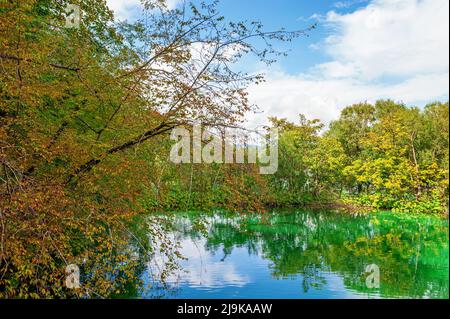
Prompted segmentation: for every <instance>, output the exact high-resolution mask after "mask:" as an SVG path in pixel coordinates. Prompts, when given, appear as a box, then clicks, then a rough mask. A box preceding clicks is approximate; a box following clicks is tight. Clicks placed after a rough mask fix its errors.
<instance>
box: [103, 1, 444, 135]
mask: <svg viewBox="0 0 450 319" xmlns="http://www.w3.org/2000/svg"><path fill="white" fill-rule="evenodd" d="M179 2H181V1H179V0H169V1H168V3H169V6H170V7H172V8H173V7H175V6H177V5H179ZM108 3H109V5H110V7H111V8H112V9H113V10H114V11H115V13H116V16H117V17H118V18H120V19H130V20H133V19H135V18H136V17H137V16H139V14H140V9H139V0H126V1H121V0H108ZM220 9H221V11H222V13H223V14H224V15H225V16H226V17H227V18H229V19H236V20H242V19H248V20H260V21H261V22H263V24H264V25H265V26H266V27H267V29H268V30H272V29H277V28H280V27H286V28H287V29H292V30H298V29H302V28H305V27H307V26H309V25H311V24H313V23H318V29H317V30H315V31H313V33H312V34H311V35H310V37H308V38H302V39H299V40H297V41H296V42H295V43H294V44H292V43H291V44H290V48H289V49H290V51H291V52H290V55H289V57H287V58H283V59H281V60H279V61H278V62H277V63H276V64H275V65H272V66H271V67H270V68H267V67H265V66H262V65H261V64H260V63H258V61H257V60H252V59H247V60H246V61H245V64H243V65H242V67H244V68H245V69H246V71H250V72H258V71H261V72H264V73H265V74H266V77H267V82H266V83H265V84H263V85H260V86H257V87H251V88H250V89H249V93H250V97H251V100H252V102H254V103H256V104H257V105H258V106H259V107H260V110H261V114H257V115H252V116H249V121H250V122H251V124H252V126H256V125H260V124H264V123H265V119H266V118H267V116H277V117H284V118H288V119H290V120H292V121H296V120H297V117H298V114H299V113H303V114H305V115H306V116H308V117H310V118H320V119H322V120H323V121H325V122H329V121H330V120H332V119H335V118H337V117H338V116H339V112H340V110H341V109H342V108H343V107H345V106H346V105H349V104H352V103H357V102H363V101H368V102H373V101H375V100H377V99H380V98H391V99H394V100H396V101H401V102H404V103H406V104H408V105H417V106H424V105H425V104H427V103H429V102H432V101H436V100H440V101H447V100H448V98H449V1H448V0H370V1H369V0H343V1H329V0H314V1H310V0H222V1H221V4H220Z"/></svg>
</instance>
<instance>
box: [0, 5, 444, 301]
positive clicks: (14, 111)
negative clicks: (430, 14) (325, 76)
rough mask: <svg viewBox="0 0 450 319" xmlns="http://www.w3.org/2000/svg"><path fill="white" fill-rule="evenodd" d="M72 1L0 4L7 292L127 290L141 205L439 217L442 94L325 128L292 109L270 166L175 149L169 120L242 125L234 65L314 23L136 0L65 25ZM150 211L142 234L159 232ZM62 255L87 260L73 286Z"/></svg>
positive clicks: (1, 291)
mask: <svg viewBox="0 0 450 319" xmlns="http://www.w3.org/2000/svg"><path fill="white" fill-rule="evenodd" d="M67 3H68V1H65V0H58V1H52V0H23V1H6V0H5V1H1V4H0V17H1V19H0V70H1V71H0V95H1V100H0V298H71V297H90V298H96V297H100V296H111V295H114V294H120V293H122V292H123V291H124V290H126V289H129V288H128V287H129V285H130V282H132V281H134V280H136V273H137V270H136V269H137V268H139V267H138V265H139V258H141V257H136V256H141V254H140V252H141V251H142V250H146V249H147V250H148V249H150V250H152V249H155V248H154V247H152V246H151V244H142V236H143V235H142V229H139V226H136V223H135V221H137V220H140V219H141V218H143V216H148V215H149V214H150V215H152V214H154V215H155V216H159V215H157V214H159V213H164V212H173V211H211V212H213V211H217V210H220V211H226V212H230V213H236V214H247V213H249V214H250V213H257V214H262V215H263V214H266V213H267V212H269V211H271V210H272V209H276V208H286V207H292V208H299V207H300V208H302V207H305V208H327V209H328V208H330V209H331V208H333V209H334V208H337V209H340V210H344V211H348V212H349V213H351V212H354V211H389V212H392V214H396V213H405V214H411V215H413V214H429V215H443V216H445V215H446V214H447V215H448V205H449V122H448V119H449V105H448V102H445V101H442V102H439V101H437V102H435V103H431V104H429V105H427V106H426V107H424V108H420V107H414V106H409V105H406V104H404V103H402V102H400V101H393V100H379V101H376V102H374V103H368V102H364V101H362V102H361V103H360V104H355V105H349V106H347V107H345V108H344V109H343V110H342V112H341V115H340V117H339V118H336V119H335V120H334V121H332V122H331V123H329V124H325V123H322V122H321V121H320V120H318V119H313V118H306V117H305V116H304V115H302V110H301V108H300V107H299V109H298V114H299V115H298V121H296V122H290V121H288V120H287V119H283V118H274V117H273V118H270V119H269V120H270V126H268V127H266V128H265V129H266V130H269V129H270V128H271V127H274V128H277V129H278V130H279V166H278V171H277V172H276V173H275V174H272V175H261V174H259V170H258V164H237V163H236V164H219V163H213V164H206V163H203V164H174V163H172V162H171V161H170V160H169V153H170V149H171V147H172V146H173V144H174V141H173V140H172V139H171V138H170V132H171V130H172V129H174V128H177V127H189V126H190V125H192V124H193V123H194V122H201V123H202V124H203V125H204V126H205V127H207V128H208V129H209V130H211V131H221V130H222V129H223V128H226V127H238V128H245V123H244V122H243V119H244V115H245V114H247V113H248V112H252V111H254V106H253V105H252V104H251V103H250V102H249V99H248V95H247V92H246V89H247V88H248V87H249V85H253V84H258V83H261V82H262V81H264V77H263V75H262V74H247V73H243V72H240V71H237V70H235V68H233V64H234V63H236V62H237V61H239V60H240V59H241V58H242V57H243V56H246V55H254V56H256V57H258V58H259V59H260V60H261V62H262V63H265V64H267V65H271V64H272V63H273V62H274V61H275V60H276V59H277V58H278V57H280V56H283V55H284V54H286V53H285V52H283V51H278V49H277V46H276V45H274V44H275V43H280V42H282V43H289V42H291V41H302V37H305V36H308V34H309V33H310V32H314V29H315V26H314V25H311V27H309V28H307V29H305V30H296V31H287V30H284V29H280V30H275V31H273V30H269V31H267V30H266V29H265V28H264V27H263V25H262V24H260V23H259V22H257V21H255V22H248V21H243V22H230V21H228V20H227V19H226V17H223V16H222V15H221V14H220V12H218V11H217V8H216V6H217V4H216V3H215V2H212V3H203V4H201V5H199V6H194V5H190V6H187V7H184V8H183V9H180V8H178V9H173V10H167V9H166V7H165V1H161V0H147V1H144V6H145V10H146V12H147V14H146V18H145V20H144V19H143V20H142V21H138V22H135V23H126V22H117V21H116V20H115V19H114V16H113V13H112V12H111V10H109V9H108V7H107V5H106V2H105V1H103V0H78V1H71V3H76V4H77V5H78V6H79V7H80V8H81V11H82V12H83V18H82V19H81V22H80V24H79V25H78V26H77V27H66V26H65V23H66V18H65V8H66V5H67ZM193 46H195V47H196V48H197V50H195V51H193V50H192V47H193ZM158 223H159V222H158V221H157V222H155V227H153V228H150V230H149V231H150V232H151V233H152V234H153V236H154V237H155V238H160V239H161V240H163V241H164V239H165V234H164V229H163V228H161V227H156V225H157V224H158ZM163 223H164V219H161V224H163ZM144 237H145V235H144ZM130 243H134V245H130ZM160 249H161V250H162V251H163V252H164V253H165V254H166V255H167V256H168V259H169V261H168V263H167V265H168V269H167V272H170V269H171V267H175V263H176V258H179V257H182V256H180V253H179V252H178V251H177V249H176V247H175V248H174V247H173V246H172V245H171V243H165V244H163V245H162V246H161V247H160ZM71 263H77V264H82V265H83V274H84V276H85V277H84V280H83V287H82V288H81V289H76V290H73V289H72V290H71V289H67V288H66V287H65V285H64V280H65V279H64V278H65V277H66V271H65V267H66V265H68V264H71ZM447 267H448V266H447ZM166 275H167V274H165V273H163V274H162V276H163V277H164V276H166ZM447 284H448V282H447ZM447 289H448V288H447ZM447 293H448V292H447Z"/></svg>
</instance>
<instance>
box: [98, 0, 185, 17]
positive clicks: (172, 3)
mask: <svg viewBox="0 0 450 319" xmlns="http://www.w3.org/2000/svg"><path fill="white" fill-rule="evenodd" d="M106 2H107V4H108V7H109V8H110V9H111V10H112V11H114V14H115V16H116V18H117V19H119V20H132V19H134V18H136V17H137V16H138V15H139V13H140V10H141V0H106ZM181 2H182V0H166V4H167V8H168V9H174V8H176V6H177V5H178V4H179V3H181Z"/></svg>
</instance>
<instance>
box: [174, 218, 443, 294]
mask: <svg viewBox="0 0 450 319" xmlns="http://www.w3.org/2000/svg"><path fill="white" fill-rule="evenodd" d="M210 222H211V224H210V226H209V234H208V241H207V244H206V247H205V248H206V249H207V250H208V251H210V252H216V251H218V250H219V249H222V250H223V253H224V258H226V256H228V255H229V254H231V253H232V250H233V248H235V247H241V248H246V249H247V250H248V253H249V254H256V255H260V256H262V257H264V258H266V259H269V260H271V261H272V262H273V265H272V266H271V271H272V276H273V277H275V278H289V277H297V276H298V275H299V274H300V275H301V276H302V279H303V282H302V286H303V289H304V291H305V292H306V291H308V290H309V289H310V288H311V287H316V288H321V287H324V286H325V285H326V284H327V282H326V276H324V275H325V274H326V272H333V273H336V274H338V275H340V276H341V277H342V278H343V281H344V284H345V286H346V287H347V288H349V289H352V290H356V291H359V292H370V291H369V290H368V289H367V288H366V286H365V274H364V273H363V272H364V269H365V266H366V265H367V264H376V265H378V266H379V267H380V269H381V287H380V293H381V295H382V296H410V297H448V225H447V224H446V223H445V222H444V221H441V220H438V219H434V218H423V217H422V218H421V217H407V216H400V215H392V214H384V213H382V214H378V215H376V216H375V217H374V216H369V215H360V216H353V217H352V216H349V215H346V214H335V213H318V212H302V213H296V214H280V213H278V214H277V215H274V216H271V218H268V219H267V220H263V219H262V218H260V217H246V218H244V217H239V218H237V219H236V218H226V217H223V218H215V219H214V220H212V221H210ZM184 231H185V232H184V233H183V235H182V236H198V235H199V234H198V232H196V231H194V230H192V229H190V230H189V228H188V227H187V228H185V229H184Z"/></svg>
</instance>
